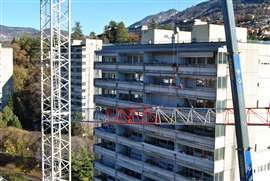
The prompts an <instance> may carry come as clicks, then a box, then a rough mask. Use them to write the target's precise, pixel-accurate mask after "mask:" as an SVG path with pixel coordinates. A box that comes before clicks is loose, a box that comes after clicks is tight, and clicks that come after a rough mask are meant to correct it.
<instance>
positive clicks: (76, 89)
mask: <svg viewBox="0 0 270 181" xmlns="http://www.w3.org/2000/svg"><path fill="white" fill-rule="evenodd" d="M101 48H102V40H96V39H85V40H74V41H73V42H72V48H71V49H72V50H71V90H72V91H71V110H72V113H76V112H77V113H81V114H82V117H83V118H84V119H85V120H89V119H90V118H92V114H93V111H91V110H92V109H93V108H94V100H93V99H94V94H95V89H94V76H95V75H94V74H95V71H94V61H95V51H96V50H100V49H101ZM90 109H91V110H90Z"/></svg>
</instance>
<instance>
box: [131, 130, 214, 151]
mask: <svg viewBox="0 0 270 181" xmlns="http://www.w3.org/2000/svg"><path fill="white" fill-rule="evenodd" d="M128 126H129V127H131V128H134V129H137V130H139V131H140V132H142V131H144V132H145V133H147V134H151V136H153V137H155V136H157V137H162V138H166V139H172V138H175V137H176V142H177V143H179V144H182V145H186V146H190V147H194V148H198V149H202V150H207V151H213V150H214V138H210V137H203V136H198V135H196V134H192V133H187V132H184V131H179V130H174V129H167V128H162V127H156V126H144V127H143V126H140V125H128Z"/></svg>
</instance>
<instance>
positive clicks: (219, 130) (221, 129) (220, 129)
mask: <svg viewBox="0 0 270 181" xmlns="http://www.w3.org/2000/svg"><path fill="white" fill-rule="evenodd" d="M215 135H216V137H220V136H225V126H224V125H216V127H215Z"/></svg>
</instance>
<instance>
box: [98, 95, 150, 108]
mask: <svg viewBox="0 0 270 181" xmlns="http://www.w3.org/2000/svg"><path fill="white" fill-rule="evenodd" d="M94 102H95V103H96V104H97V105H104V106H109V107H124V108H136V107H149V105H146V104H143V103H137V102H132V101H124V100H119V99H116V98H110V97H105V96H100V95H95V97H94Z"/></svg>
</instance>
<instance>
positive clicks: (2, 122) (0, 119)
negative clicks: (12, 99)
mask: <svg viewBox="0 0 270 181" xmlns="http://www.w3.org/2000/svg"><path fill="white" fill-rule="evenodd" d="M7 126H13V127H16V128H22V125H21V122H20V121H19V119H18V117H17V116H16V115H15V114H14V113H13V111H12V109H11V108H10V107H9V106H6V107H5V108H4V109H3V113H1V116H0V128H5V127H7Z"/></svg>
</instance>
